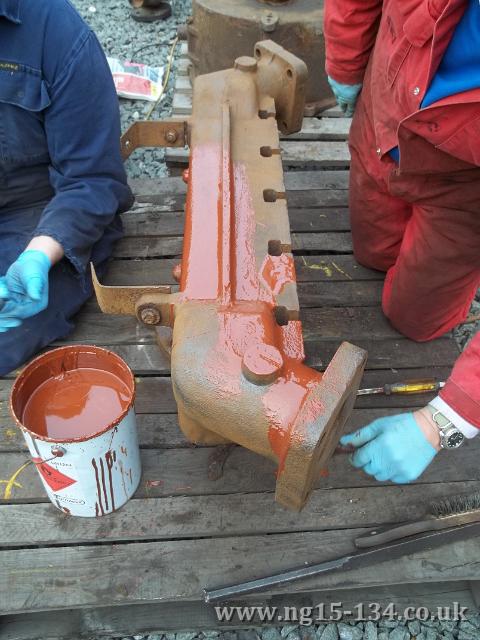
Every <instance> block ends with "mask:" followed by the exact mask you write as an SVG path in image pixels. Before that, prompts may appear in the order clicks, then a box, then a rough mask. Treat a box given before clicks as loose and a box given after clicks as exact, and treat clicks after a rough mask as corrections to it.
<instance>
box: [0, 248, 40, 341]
mask: <svg viewBox="0 0 480 640" xmlns="http://www.w3.org/2000/svg"><path fill="white" fill-rule="evenodd" d="M51 266H52V263H51V262H50V259H49V258H48V256H47V255H46V254H45V253H43V251H38V250H36V249H30V250H27V251H24V252H23V253H21V254H20V256H19V257H18V258H17V260H16V261H15V262H14V263H13V264H12V265H11V266H10V268H9V269H8V271H7V273H6V275H5V276H4V277H3V278H0V298H1V299H2V300H3V302H4V304H3V306H2V307H1V309H0V333H4V332H5V331H8V330H9V329H11V328H13V327H18V326H20V325H21V324H22V320H25V318H30V317H31V316H35V315H36V314H37V313H40V311H43V310H44V309H46V308H47V306H48V273H49V271H50V269H51Z"/></svg>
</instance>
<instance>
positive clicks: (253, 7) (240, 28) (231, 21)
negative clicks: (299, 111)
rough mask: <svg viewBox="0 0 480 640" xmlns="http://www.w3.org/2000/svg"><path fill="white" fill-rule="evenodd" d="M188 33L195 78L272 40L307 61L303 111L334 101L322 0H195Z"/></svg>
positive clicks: (310, 111)
mask: <svg viewBox="0 0 480 640" xmlns="http://www.w3.org/2000/svg"><path fill="white" fill-rule="evenodd" d="M187 32H188V50H189V57H190V59H191V62H192V69H191V71H192V75H193V76H197V75H201V74H205V73H212V72H213V71H219V70H221V69H229V68H230V67H232V66H233V63H234V61H235V60H236V58H238V57H239V56H241V55H244V54H245V53H250V51H252V49H253V47H254V45H255V43H256V42H257V41H259V40H262V39H267V38H268V39H271V40H274V41H275V42H276V43H277V44H279V45H281V46H282V47H284V48H285V49H287V50H288V51H290V52H291V53H293V54H294V55H296V56H298V57H299V58H301V59H302V60H303V61H304V62H305V63H306V64H307V67H308V71H309V79H308V82H307V94H306V108H305V115H309V116H311V115H315V114H316V113H320V112H321V111H323V110H324V109H325V108H328V107H332V106H334V105H335V99H334V98H333V96H332V92H331V90H330V87H329V85H328V83H327V76H326V73H325V42H324V37H323V0H289V1H288V2H285V1H283V0H273V1H272V0H269V1H268V2H265V1H262V0H193V4H192V17H191V18H190V19H189V22H188V26H187Z"/></svg>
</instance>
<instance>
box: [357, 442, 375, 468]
mask: <svg viewBox="0 0 480 640" xmlns="http://www.w3.org/2000/svg"><path fill="white" fill-rule="evenodd" d="M376 448H377V445H376V444H375V443H372V442H369V443H368V444H366V445H364V446H363V447H361V448H360V449H358V451H355V453H354V454H353V455H352V464H353V466H354V467H355V468H356V469H363V468H364V467H366V466H367V465H368V464H371V463H372V462H373V461H374V460H375V457H376V454H375V449H376Z"/></svg>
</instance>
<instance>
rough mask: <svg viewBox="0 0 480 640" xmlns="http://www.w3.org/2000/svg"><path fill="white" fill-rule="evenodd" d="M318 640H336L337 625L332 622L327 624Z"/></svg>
mask: <svg viewBox="0 0 480 640" xmlns="http://www.w3.org/2000/svg"><path fill="white" fill-rule="evenodd" d="M320 640H338V630H337V625H336V624H335V623H334V622H331V623H330V624H327V626H326V627H325V629H324V630H323V633H322V635H321V637H320Z"/></svg>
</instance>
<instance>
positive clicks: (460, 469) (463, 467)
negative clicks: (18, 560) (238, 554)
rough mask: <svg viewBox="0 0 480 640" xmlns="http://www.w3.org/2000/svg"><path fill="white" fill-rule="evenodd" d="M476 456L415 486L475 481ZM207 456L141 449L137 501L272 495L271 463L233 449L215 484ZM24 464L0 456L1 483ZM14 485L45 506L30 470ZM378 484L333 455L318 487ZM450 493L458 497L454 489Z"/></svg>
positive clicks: (466, 455) (439, 468) (473, 451)
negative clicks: (140, 470) (213, 496)
mask: <svg viewBox="0 0 480 640" xmlns="http://www.w3.org/2000/svg"><path fill="white" fill-rule="evenodd" d="M479 451H480V441H478V439H477V440H473V441H469V442H468V446H465V447H462V451H461V452H458V451H453V452H449V453H447V454H446V453H444V452H442V453H441V454H439V455H438V456H437V457H436V458H435V459H434V461H433V463H432V464H431V465H430V466H429V467H428V469H427V470H426V471H425V473H424V474H423V475H422V476H421V478H420V479H419V480H417V481H416V484H425V483H434V482H440V483H446V482H452V483H455V484H456V483H458V482H467V481H477V482H478V480H480V467H479V465H478V455H479ZM210 453H211V448H209V447H199V448H185V449H163V450H157V449H142V451H141V457H142V468H143V476H142V482H141V484H140V486H139V488H138V491H137V493H136V496H137V497H139V498H142V497H147V498H159V497H166V496H178V495H186V496H199V495H209V494H234V493H235V494H236V493H261V492H264V491H267V492H273V491H274V488H275V471H276V465H275V464H274V463H273V462H272V461H269V460H267V459H266V458H264V457H262V456H259V455H257V454H254V453H253V452H251V451H249V450H247V449H244V448H242V447H236V448H235V449H234V450H233V451H232V453H231V455H230V457H229V459H228V463H227V464H226V465H225V469H224V475H223V477H222V478H221V479H220V480H218V481H215V482H214V481H211V480H209V479H208V474H207V469H208V464H209V456H210ZM25 460H26V454H25V453H23V452H21V453H19V452H12V453H0V470H1V477H0V481H1V482H4V481H5V480H8V479H9V478H10V477H11V476H12V475H13V474H14V473H15V471H17V470H18V469H19V468H20V467H21V466H22V465H23V464H24V462H25ZM18 482H19V484H20V485H21V486H20V487H14V489H13V492H12V497H11V499H10V501H11V502H15V503H16V502H46V496H45V492H44V489H43V485H41V483H40V480H39V477H38V474H37V472H36V469H35V468H33V465H30V466H28V467H27V468H26V469H25V470H24V471H22V474H21V476H20V477H19V479H18ZM384 484H385V483H384ZM377 485H378V483H377V481H376V480H375V479H374V478H372V477H370V476H367V475H366V474H363V473H361V472H359V471H357V470H356V469H355V468H353V467H352V465H351V464H350V462H349V460H348V457H347V456H342V455H337V456H335V457H334V458H333V459H332V461H331V463H330V465H329V468H328V470H325V471H324V472H322V474H321V477H320V478H319V479H318V482H317V483H316V488H322V489H341V488H352V487H372V486H377ZM0 486H1V485H0ZM452 492H453V493H457V492H456V491H455V489H454V488H452ZM272 500H273V497H272Z"/></svg>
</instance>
